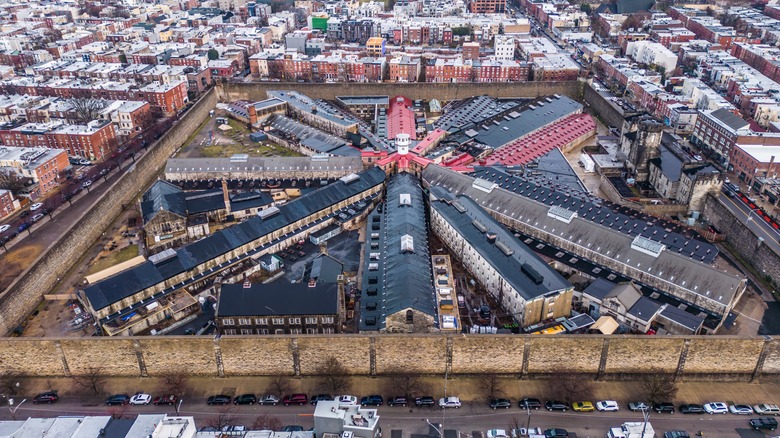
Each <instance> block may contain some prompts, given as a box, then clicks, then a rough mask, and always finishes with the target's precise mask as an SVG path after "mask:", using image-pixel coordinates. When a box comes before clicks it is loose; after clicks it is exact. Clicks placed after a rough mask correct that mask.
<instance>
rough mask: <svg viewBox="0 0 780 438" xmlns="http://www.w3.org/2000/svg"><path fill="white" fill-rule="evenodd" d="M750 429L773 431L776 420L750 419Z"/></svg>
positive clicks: (764, 418) (768, 418) (770, 418)
mask: <svg viewBox="0 0 780 438" xmlns="http://www.w3.org/2000/svg"><path fill="white" fill-rule="evenodd" d="M750 427H752V428H753V429H755V430H775V429H777V420H775V419H774V418H772V417H761V418H752V419H751V420H750Z"/></svg>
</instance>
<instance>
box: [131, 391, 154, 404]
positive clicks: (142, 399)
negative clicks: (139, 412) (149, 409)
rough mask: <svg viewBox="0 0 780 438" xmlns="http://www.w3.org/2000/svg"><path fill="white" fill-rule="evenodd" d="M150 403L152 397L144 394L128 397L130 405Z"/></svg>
mask: <svg viewBox="0 0 780 438" xmlns="http://www.w3.org/2000/svg"><path fill="white" fill-rule="evenodd" d="M151 402H152V396H151V395H149V394H144V393H143V392H139V393H136V394H135V395H134V396H132V397H130V404H131V405H148V404H149V403H151Z"/></svg>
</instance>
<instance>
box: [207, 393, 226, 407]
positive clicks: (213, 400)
mask: <svg viewBox="0 0 780 438" xmlns="http://www.w3.org/2000/svg"><path fill="white" fill-rule="evenodd" d="M206 403H207V404H210V405H227V404H230V396H229V395H212V396H211V397H209V399H208V401H207V402H206Z"/></svg>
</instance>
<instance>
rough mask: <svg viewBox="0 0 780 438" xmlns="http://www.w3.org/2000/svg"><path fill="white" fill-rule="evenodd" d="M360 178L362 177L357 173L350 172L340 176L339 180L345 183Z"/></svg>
mask: <svg viewBox="0 0 780 438" xmlns="http://www.w3.org/2000/svg"><path fill="white" fill-rule="evenodd" d="M358 179H360V177H359V176H358V175H357V174H355V173H350V174H349V175H344V176H342V177H341V178H339V181H341V182H343V183H344V184H349V183H352V182H355V181H357V180H358Z"/></svg>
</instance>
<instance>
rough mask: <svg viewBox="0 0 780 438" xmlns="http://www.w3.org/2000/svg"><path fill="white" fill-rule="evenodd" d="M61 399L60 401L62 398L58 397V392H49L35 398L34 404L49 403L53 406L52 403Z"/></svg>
mask: <svg viewBox="0 0 780 438" xmlns="http://www.w3.org/2000/svg"><path fill="white" fill-rule="evenodd" d="M59 399H60V396H58V395H57V393H56V392H54V391H48V392H42V393H40V394H38V395H36V396H35V397H33V400H32V402H33V404H38V403H49V404H51V403H54V402H56V401H57V400H59Z"/></svg>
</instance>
